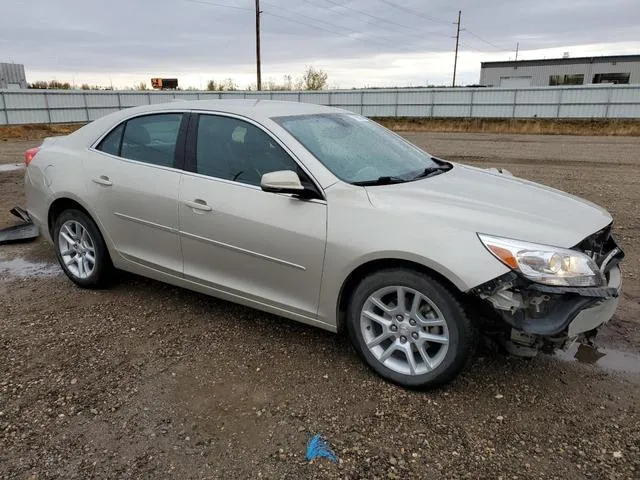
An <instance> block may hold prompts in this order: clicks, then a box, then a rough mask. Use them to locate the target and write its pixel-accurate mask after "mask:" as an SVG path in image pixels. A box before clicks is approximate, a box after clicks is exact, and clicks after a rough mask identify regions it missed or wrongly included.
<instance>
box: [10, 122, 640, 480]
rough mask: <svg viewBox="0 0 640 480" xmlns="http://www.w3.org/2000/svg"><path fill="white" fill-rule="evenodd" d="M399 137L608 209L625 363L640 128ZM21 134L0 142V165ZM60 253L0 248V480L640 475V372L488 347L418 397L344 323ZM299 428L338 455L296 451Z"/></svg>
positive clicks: (634, 264) (639, 269)
mask: <svg viewBox="0 0 640 480" xmlns="http://www.w3.org/2000/svg"><path fill="white" fill-rule="evenodd" d="M406 136H407V137H408V138H410V139H411V140H412V141H414V142H415V143H417V144H419V145H421V146H423V147H425V148H426V149H427V150H429V151H430V152H432V153H434V154H437V155H440V156H443V157H444V158H450V159H453V160H459V161H463V162H466V163H471V164H475V165H481V166H503V167H506V168H508V169H510V170H511V171H512V172H513V173H514V174H517V175H519V176H523V177H526V178H529V179H533V180H536V181H540V182H543V183H546V184H550V185H552V186H555V187H559V188H562V189H565V190H568V191H570V192H572V193H576V194H578V195H581V196H584V197H586V198H589V199H591V200H593V201H595V202H597V203H600V204H602V205H603V206H605V207H606V208H608V209H609V210H610V211H611V212H612V213H613V215H614V217H615V221H616V224H615V225H616V227H615V230H616V232H617V234H618V237H619V238H620V240H621V243H622V244H623V246H624V248H625V250H626V252H627V258H626V260H625V263H624V281H625V285H624V293H623V297H622V300H621V305H620V308H619V311H618V313H617V315H616V316H615V317H614V319H613V320H612V322H611V323H610V325H609V326H607V328H606V329H605V330H604V331H603V335H602V338H601V342H602V343H604V344H605V345H607V346H609V347H610V348H612V349H614V350H615V351H616V352H618V354H619V355H621V356H624V358H626V360H627V363H626V365H627V368H628V369H630V370H634V369H635V367H637V365H638V364H637V361H638V359H639V358H640V357H636V356H633V355H634V354H635V355H637V354H638V353H639V352H640V329H638V324H639V322H640V316H639V315H638V314H639V313H640V284H639V283H640V282H639V281H638V279H639V276H640V242H638V238H639V236H640V221H639V218H638V208H637V205H638V204H639V203H640V188H638V184H639V183H640V139H638V138H595V137H579V138H578V137H535V136H527V137H523V136H504V135H470V134H460V135H456V134H428V133H419V134H418V133H415V134H411V133H407V134H406ZM32 145H34V142H33V141H29V142H21V141H6V142H2V141H0V164H9V163H11V162H13V161H15V160H16V159H18V160H19V159H20V158H21V155H22V152H23V151H24V150H25V149H26V148H28V147H29V146H32ZM505 201H508V199H505ZM23 203H24V200H23V187H22V172H20V171H16V172H0V225H2V224H8V223H9V222H11V221H12V220H11V217H10V215H9V214H8V213H7V210H8V209H9V208H10V207H12V206H14V205H16V204H23ZM53 262H54V256H53V253H52V249H51V247H50V246H48V245H47V244H45V243H44V242H42V241H40V240H38V241H35V242H33V243H30V244H24V245H13V246H3V247H0V478H8V479H15V478H27V479H40V478H83V479H84V478H177V479H190V478H194V479H218V478H220V479H227V478H273V479H281V478H291V479H300V478H304V479H306V478H351V479H356V478H370V479H374V478H379V479H388V478H399V479H404V478H429V479H438V478H473V479H476V478H495V479H497V478H503V479H528V478H532V479H546V478H561V479H583V478H588V479H638V478H640V375H639V374H637V373H627V372H622V371H614V370H612V371H608V370H604V369H602V368H600V367H598V366H597V365H584V364H580V363H578V362H567V361H562V360H559V359H557V358H554V357H548V356H541V357H539V358H536V359H533V360H531V361H524V360H519V359H513V358H509V357H505V356H498V355H495V354H487V353H480V354H479V355H478V356H477V357H476V358H475V359H474V360H473V362H472V364H471V365H470V366H469V368H468V370H467V371H466V372H465V373H464V374H463V375H461V377H460V378H459V379H458V380H457V381H455V382H454V383H453V384H451V385H449V386H447V387H445V388H443V389H441V390H438V391H435V392H428V393H417V392H409V391H405V390H402V389H400V388H398V387H395V386H392V385H389V384H387V383H385V382H383V381H381V380H380V379H378V378H377V377H376V376H374V375H373V374H372V373H371V372H370V371H369V370H368V369H367V368H366V367H365V366H364V365H363V364H362V363H361V362H360V360H359V359H358V358H357V357H356V355H355V354H354V352H353V350H352V349H351V348H350V346H349V345H348V343H347V341H346V340H345V339H344V338H341V337H339V336H336V335H332V334H329V333H327V332H323V331H321V330H317V329H314V328H311V327H307V326H304V325H300V324H296V323H293V322H289V321H287V320H284V319H281V318H278V317H275V316H271V315H268V314H264V313H261V312H258V311H255V310H250V309H247V308H244V307H240V306H237V305H233V304H230V303H227V302H223V301H219V300H216V299H213V298H209V297H205V296H203V295H199V294H195V293H192V292H188V291H185V290H181V289H177V288H174V287H170V286H167V285H163V284H160V283H158V282H154V281H151V280H147V279H143V278H140V277H136V276H132V275H128V274H124V273H123V274H121V275H120V278H119V281H118V282H117V283H116V285H115V286H114V287H113V288H111V289H109V290H103V291H81V290H79V289H77V288H76V287H74V286H72V284H71V283H70V282H69V281H68V280H67V279H66V278H65V277H64V276H63V275H61V274H60V270H59V268H58V267H56V266H52V263H53ZM620 352H628V353H620ZM612 354H613V353H612ZM605 358H606V357H605ZM612 366H613V367H616V365H615V362H614V364H613V365H612ZM618 367H621V366H620V365H618ZM621 368H622V367H621ZM309 432H313V433H315V432H322V433H323V434H324V435H325V437H326V438H327V439H328V440H329V442H330V443H331V445H332V446H333V448H334V449H335V451H336V453H337V454H338V456H339V457H340V463H339V464H331V463H329V462H327V461H315V462H313V463H308V462H306V461H305V460H304V451H305V444H306V441H307V434H308V433H309Z"/></svg>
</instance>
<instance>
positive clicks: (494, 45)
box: [464, 28, 510, 52]
mask: <svg viewBox="0 0 640 480" xmlns="http://www.w3.org/2000/svg"><path fill="white" fill-rule="evenodd" d="M464 31H465V32H467V33H468V34H469V35H471V36H472V37H475V38H477V39H478V40H480V41H481V42H483V43H486V44H487V45H490V46H492V47H493V48H497V49H498V50H500V51H501V52H504V51H507V50H510V49H509V48H502V47H501V46H499V45H496V44H495V43H491V42H490V41H488V40H485V39H484V38H482V37H480V36H478V35H476V34H475V33H473V32H472V31H471V30H468V29H466V28H465V29H464Z"/></svg>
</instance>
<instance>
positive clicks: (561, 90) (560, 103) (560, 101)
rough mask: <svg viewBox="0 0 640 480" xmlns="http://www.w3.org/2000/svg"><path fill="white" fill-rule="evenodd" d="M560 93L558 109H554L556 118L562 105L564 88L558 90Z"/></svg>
mask: <svg viewBox="0 0 640 480" xmlns="http://www.w3.org/2000/svg"><path fill="white" fill-rule="evenodd" d="M558 91H559V92H560V93H559V95H558V110H557V111H556V118H560V108H561V107H562V94H563V93H564V89H562V88H561V89H560V90H558Z"/></svg>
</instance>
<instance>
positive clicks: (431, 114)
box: [429, 90, 436, 118]
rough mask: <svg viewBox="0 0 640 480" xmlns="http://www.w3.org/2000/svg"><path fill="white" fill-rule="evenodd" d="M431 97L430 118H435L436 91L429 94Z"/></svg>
mask: <svg viewBox="0 0 640 480" xmlns="http://www.w3.org/2000/svg"><path fill="white" fill-rule="evenodd" d="M429 97H430V98H431V104H430V107H431V108H430V109H429V117H430V118H433V110H434V109H435V103H436V91H435V90H431V91H430V92H429Z"/></svg>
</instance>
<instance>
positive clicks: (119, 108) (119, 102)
mask: <svg viewBox="0 0 640 480" xmlns="http://www.w3.org/2000/svg"><path fill="white" fill-rule="evenodd" d="M117 96H118V110H122V99H121V98H120V92H117Z"/></svg>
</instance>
